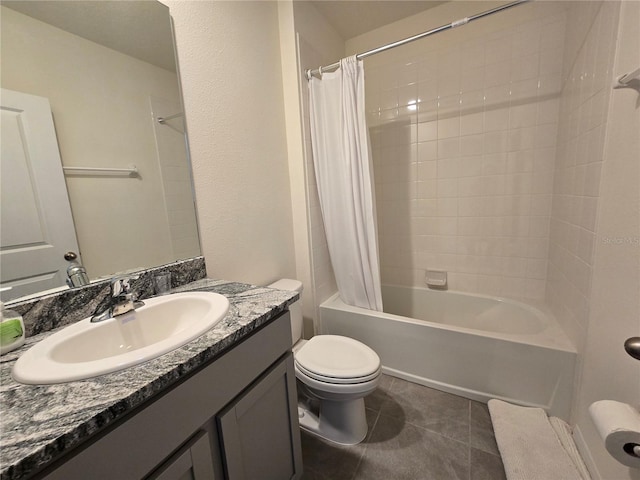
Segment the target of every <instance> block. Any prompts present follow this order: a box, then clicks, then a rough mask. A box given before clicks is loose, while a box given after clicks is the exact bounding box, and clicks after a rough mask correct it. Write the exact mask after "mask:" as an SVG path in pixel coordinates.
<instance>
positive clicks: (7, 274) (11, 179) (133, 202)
mask: <svg viewBox="0 0 640 480" xmlns="http://www.w3.org/2000/svg"><path fill="white" fill-rule="evenodd" d="M0 9H1V13H0V21H1V26H0V30H1V35H2V37H1V48H2V52H1V55H2V71H1V77H0V86H1V87H2V95H0V100H1V101H2V110H1V111H2V123H1V126H2V138H1V140H2V153H1V156H0V161H1V163H0V167H1V169H0V178H1V179H2V189H1V190H0V193H1V202H0V204H1V206H2V211H1V214H0V220H1V222H2V224H1V227H0V236H1V240H2V241H1V250H0V261H1V265H0V274H1V276H2V279H1V283H2V286H3V287H5V286H11V287H12V289H11V290H10V291H9V292H3V294H2V299H3V300H8V299H14V298H17V297H22V296H24V295H28V294H33V293H36V292H40V291H43V290H49V289H53V288H57V287H61V286H64V285H65V280H66V278H67V267H68V266H69V262H68V261H67V260H65V259H64V255H65V253H67V252H69V251H73V252H75V253H76V254H77V255H78V260H79V261H80V262H81V263H82V264H83V265H84V267H85V268H86V270H87V272H88V275H89V277H90V278H92V279H96V278H104V277H106V276H111V275H114V274H115V273H117V272H123V271H128V270H133V269H139V268H148V267H151V266H156V265H162V264H165V263H169V262H172V261H174V260H179V259H184V258H190V257H193V256H197V255H200V246H199V239H198V230H197V224H196V210H195V202H194V196H193V188H192V181H191V168H190V162H189V158H188V143H187V138H186V132H185V123H184V115H183V106H182V98H181V94H180V87H179V78H178V75H177V68H176V60H175V54H174V44H173V32H172V27H171V18H170V15H169V9H168V7H166V6H165V5H162V4H160V3H159V2H157V1H155V0H142V1H100V2H96V1H91V0H88V1H84V0H77V1H59V0H56V1H37V0H36V1H3V2H2V5H1V6H0ZM65 203H66V206H65Z"/></svg>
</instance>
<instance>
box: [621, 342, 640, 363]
mask: <svg viewBox="0 0 640 480" xmlns="http://www.w3.org/2000/svg"><path fill="white" fill-rule="evenodd" d="M624 350H625V351H626V352H627V353H628V354H629V355H631V356H632V357H633V358H635V359H636V360H640V337H629V338H627V340H626V341H625V342H624Z"/></svg>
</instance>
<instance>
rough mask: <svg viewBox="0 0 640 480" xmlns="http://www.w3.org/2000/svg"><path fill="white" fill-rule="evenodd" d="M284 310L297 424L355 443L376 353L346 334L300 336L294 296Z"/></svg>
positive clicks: (284, 286)
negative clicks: (288, 317)
mask: <svg viewBox="0 0 640 480" xmlns="http://www.w3.org/2000/svg"><path fill="white" fill-rule="evenodd" d="M269 287H270V288H276V289H278V290H288V291H296V292H298V293H300V294H301V293H302V283H301V282H299V281H298V280H290V279H282V280H278V281H277V282H275V283H272V284H271V285H269ZM289 312H290V314H291V334H292V337H293V357H294V364H295V371H296V379H297V382H296V383H297V386H298V397H299V402H298V417H299V422H300V427H301V428H302V429H303V430H306V431H308V432H310V433H312V434H314V435H317V436H319V437H321V438H324V439H326V440H330V441H332V442H335V443H339V444H342V445H355V444H356V443H360V442H361V441H362V440H364V437H365V436H366V435H367V419H366V417H365V408H364V397H366V396H367V395H369V394H370V393H372V392H373V391H374V390H375V389H376V387H377V386H378V383H379V381H380V372H381V366H380V357H378V355H377V354H376V352H374V351H373V350H372V349H371V348H369V347H368V346H366V345H365V344H363V343H361V342H359V341H357V340H354V339H353V338H349V337H343V336H339V335H316V336H315V337H313V338H311V339H310V340H303V339H302V306H301V304H300V301H297V302H294V303H293V304H291V305H290V306H289ZM314 406H315V407H316V408H314Z"/></svg>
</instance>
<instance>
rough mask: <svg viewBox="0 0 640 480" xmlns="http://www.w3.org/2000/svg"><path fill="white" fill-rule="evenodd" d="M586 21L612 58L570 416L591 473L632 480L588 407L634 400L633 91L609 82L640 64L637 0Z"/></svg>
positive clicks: (639, 261) (637, 138)
mask: <svg viewBox="0 0 640 480" xmlns="http://www.w3.org/2000/svg"><path fill="white" fill-rule="evenodd" d="M581 3H585V2H581ZM583 8H592V7H590V6H587V5H583ZM618 10H619V15H618ZM618 22H619V25H620V26H619V31H618V34H617V39H616V38H615V36H614V37H613V38H611V39H609V38H606V37H605V38H602V36H603V35H607V33H608V32H609V31H610V30H613V31H614V33H615V30H616V28H617V25H618ZM592 25H593V27H592V28H591V31H592V32H593V33H589V35H588V36H587V37H586V44H587V45H589V46H590V48H591V49H593V48H594V45H599V47H598V50H600V48H606V50H607V51H609V52H610V53H609V55H610V59H611V60H613V57H614V54H613V52H614V51H615V62H614V63H613V68H609V69H607V70H606V71H604V72H602V71H596V76H595V77H593V76H592V78H594V79H595V83H596V84H597V81H598V80H599V75H604V78H603V79H601V81H602V82H603V83H604V87H603V88H604V94H605V96H606V97H607V98H608V99H609V102H608V103H609V108H608V109H607V110H606V112H605V114H606V135H605V141H604V149H603V151H604V155H603V159H602V164H601V165H602V166H601V180H600V182H599V200H598V202H599V205H598V213H597V222H596V225H597V227H596V231H595V238H594V241H593V243H594V245H593V255H592V261H591V271H592V278H593V280H592V284H591V289H590V295H589V297H588V317H587V319H588V322H587V323H586V324H585V325H584V326H583V327H582V328H583V329H584V332H583V333H582V336H583V337H584V343H583V345H584V347H583V350H582V355H581V359H582V361H581V364H582V368H581V371H580V372H581V375H580V381H579V388H578V390H577V391H576V395H575V412H574V417H575V423H576V426H577V428H576V431H577V440H578V444H579V446H581V447H582V448H581V453H582V454H583V456H584V457H585V458H586V459H587V461H588V463H589V466H590V468H591V470H592V474H593V477H594V478H595V479H597V478H605V479H610V480H614V479H615V480H624V479H636V480H637V479H639V478H640V470H638V469H630V468H628V467H625V466H623V465H621V464H619V463H618V462H616V461H615V460H614V459H613V458H611V457H610V456H609V454H608V453H607V452H606V451H605V449H604V447H603V443H602V441H601V440H600V438H599V437H598V435H597V432H596V431H595V428H594V426H593V424H592V422H591V419H590V417H589V415H588V410H587V409H588V407H589V405H590V404H591V403H592V402H595V401H597V400H604V399H610V400H617V401H620V402H626V403H629V404H631V405H633V406H635V407H636V408H640V362H638V361H637V360H635V359H633V358H631V357H630V356H629V355H627V354H626V353H625V352H624V350H623V343H624V341H625V340H626V339H627V338H628V337H632V336H640V163H639V162H638V160H639V159H640V92H638V90H633V89H620V90H611V89H610V86H611V83H612V80H613V79H614V78H616V77H617V76H619V75H622V74H624V73H628V72H631V71H633V70H635V69H636V68H638V65H640V54H639V52H638V45H640V28H639V26H640V2H635V1H625V2H622V3H621V4H618V2H603V4H602V6H601V8H600V9H599V10H598V11H597V16H596V17H595V21H594V22H593V23H592ZM596 32H598V33H596ZM609 41H610V42H611V43H610V44H609V43H608V42H609ZM594 42H595V43H594ZM587 51H589V52H592V50H587ZM588 64H593V63H592V61H589V62H588ZM610 67H611V65H610ZM582 71H583V72H586V73H588V70H582ZM587 77H588V76H587ZM583 88H584V87H583ZM581 90H582V89H581ZM592 99H593V100H594V101H595V100H596V97H595V96H593V97H592ZM595 104H596V103H593V104H592V105H595ZM592 110H595V108H593V107H592ZM590 150H591V147H590Z"/></svg>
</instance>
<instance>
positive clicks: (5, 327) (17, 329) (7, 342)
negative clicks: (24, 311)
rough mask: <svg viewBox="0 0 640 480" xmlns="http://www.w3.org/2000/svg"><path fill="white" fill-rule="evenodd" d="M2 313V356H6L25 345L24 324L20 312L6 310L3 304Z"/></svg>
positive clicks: (0, 338)
mask: <svg viewBox="0 0 640 480" xmlns="http://www.w3.org/2000/svg"><path fill="white" fill-rule="evenodd" d="M0 311H1V312H2V316H1V317H0V355H4V354H5V353H8V352H10V351H11V350H15V349H16V348H18V347H19V346H21V345H22V344H23V343H24V322H23V321H22V316H21V315H20V314H19V313H18V312H14V311H13V310H8V309H6V308H4V303H2V302H0Z"/></svg>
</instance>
